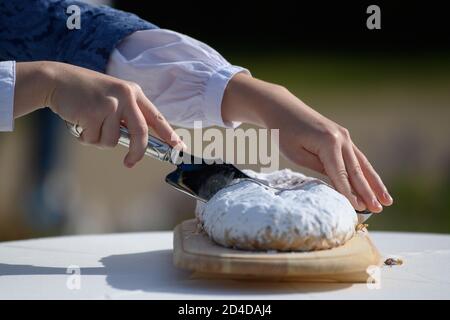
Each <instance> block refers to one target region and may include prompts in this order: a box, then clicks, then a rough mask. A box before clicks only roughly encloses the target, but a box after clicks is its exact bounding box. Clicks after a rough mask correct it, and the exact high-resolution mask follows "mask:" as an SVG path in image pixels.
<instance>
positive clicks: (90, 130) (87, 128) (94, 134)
mask: <svg viewBox="0 0 450 320" xmlns="http://www.w3.org/2000/svg"><path fill="white" fill-rule="evenodd" d="M80 126H81V127H82V128H83V131H82V132H81V134H80V137H79V138H78V140H80V142H81V143H83V144H90V145H97V144H98V142H99V140H100V128H101V121H91V123H89V124H80Z"/></svg>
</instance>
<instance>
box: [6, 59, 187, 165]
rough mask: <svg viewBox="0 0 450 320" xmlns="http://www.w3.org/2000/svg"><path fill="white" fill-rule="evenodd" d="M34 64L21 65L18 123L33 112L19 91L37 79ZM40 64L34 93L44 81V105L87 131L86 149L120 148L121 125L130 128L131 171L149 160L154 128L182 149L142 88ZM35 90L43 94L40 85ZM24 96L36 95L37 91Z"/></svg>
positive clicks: (65, 66)
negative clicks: (143, 161)
mask: <svg viewBox="0 0 450 320" xmlns="http://www.w3.org/2000/svg"><path fill="white" fill-rule="evenodd" d="M33 63H34V62H30V63H17V67H16V74H17V76H16V92H15V97H17V99H18V100H16V103H15V106H14V107H15V110H14V111H15V112H14V114H15V116H16V117H17V116H20V115H22V114H24V113H28V112H30V111H32V110H30V108H31V107H30V106H31V105H32V104H33V102H31V101H27V98H26V97H20V92H18V91H20V90H21V87H22V89H25V88H26V85H25V84H26V82H27V81H26V78H27V76H28V77H30V76H32V74H33V72H32V71H31V70H30V69H29V68H33V66H32V64H33ZM38 63H39V64H40V66H39V70H40V71H39V72H40V76H36V77H35V79H28V83H29V86H28V87H30V85H31V86H32V87H33V84H32V82H33V81H39V80H40V79H42V80H43V83H45V84H46V85H45V86H44V92H45V94H41V93H37V95H38V96H40V97H41V98H40V100H41V101H39V102H40V105H44V106H49V107H50V108H51V110H52V111H53V112H55V113H56V114H58V115H59V116H60V117H61V118H62V119H64V120H66V121H68V122H71V123H74V124H78V125H79V126H81V127H82V128H83V131H82V133H81V136H80V140H81V141H82V142H83V143H86V144H91V145H95V146H99V147H114V146H116V145H117V143H118V141H119V137H120V130H119V129H120V126H121V124H122V125H124V126H126V127H127V128H128V132H129V134H130V148H129V151H128V154H127V155H126V157H125V159H124V164H125V166H127V167H129V168H131V167H133V166H134V165H135V164H136V163H137V162H138V161H139V160H140V159H142V157H143V156H144V153H145V150H146V148H147V142H148V131H149V127H151V128H152V129H153V130H154V131H155V132H156V134H157V135H158V136H159V137H160V138H161V139H163V140H164V141H166V142H167V143H168V144H170V145H171V146H176V145H179V146H181V145H182V142H181V140H180V138H179V137H178V135H177V134H176V133H175V131H174V130H173V129H172V127H171V126H170V125H169V123H168V122H167V121H166V120H165V118H164V117H163V115H162V114H161V113H160V112H159V111H158V109H157V108H156V107H155V106H154V105H153V104H152V103H151V102H150V101H149V100H148V99H147V97H146V96H145V95H144V93H143V91H142V90H141V88H140V87H139V86H138V85H137V84H135V83H132V82H129V81H124V80H120V79H117V78H114V77H111V76H108V75H105V74H102V73H99V72H95V71H92V70H88V69H84V68H80V67H76V66H73V65H69V64H64V63H58V62H38ZM27 65H28V66H27ZM27 67H28V69H27ZM34 67H36V66H34ZM31 78H32V77H31ZM30 82H31V83H30ZM24 87H25V88H24ZM34 87H38V88H39V87H41V88H39V89H40V90H42V86H41V85H39V84H35V85H34ZM28 89H30V88H28ZM23 92H25V93H23V94H27V93H30V92H31V93H33V90H24V91H23ZM28 100H29V99H28ZM38 100H39V99H38ZM42 100H43V101H42ZM34 103H36V102H34ZM24 109H25V110H24ZM27 111H28V112H27Z"/></svg>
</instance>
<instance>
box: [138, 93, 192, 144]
mask: <svg viewBox="0 0 450 320" xmlns="http://www.w3.org/2000/svg"><path fill="white" fill-rule="evenodd" d="M137 103H138V105H139V108H140V109H141V111H142V114H143V115H144V118H145V120H146V122H147V124H148V125H149V126H150V127H152V128H153V130H155V132H156V134H157V135H158V136H159V137H160V138H161V139H162V140H164V141H165V142H167V143H168V144H169V145H171V146H172V147H175V146H177V145H181V146H182V148H183V149H184V148H186V145H185V144H184V143H183V142H182V141H181V139H180V137H179V136H178V135H177V134H176V132H175V131H174V130H173V128H172V127H171V126H170V124H169V122H167V120H166V119H165V118H164V116H163V115H162V114H161V112H159V110H158V109H157V108H156V107H155V106H154V105H153V103H151V101H150V100H148V99H147V97H146V96H145V94H144V93H143V92H142V91H139V92H138V94H137Z"/></svg>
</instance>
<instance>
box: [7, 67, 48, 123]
mask: <svg viewBox="0 0 450 320" xmlns="http://www.w3.org/2000/svg"><path fill="white" fill-rule="evenodd" d="M55 64H56V63H55V62H47V61H38V62H20V63H17V64H16V84H15V87H14V118H18V117H21V116H23V115H25V114H28V113H30V112H33V111H34V110H36V109H39V108H42V107H44V106H47V105H49V101H50V95H51V92H52V88H53V80H52V79H53V66H54V65H55Z"/></svg>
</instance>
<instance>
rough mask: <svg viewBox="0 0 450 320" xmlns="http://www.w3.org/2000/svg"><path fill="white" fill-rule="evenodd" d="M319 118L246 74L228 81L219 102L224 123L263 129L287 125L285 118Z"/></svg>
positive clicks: (274, 87) (280, 90)
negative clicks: (253, 125)
mask: <svg viewBox="0 0 450 320" xmlns="http://www.w3.org/2000/svg"><path fill="white" fill-rule="evenodd" d="M311 116H314V117H322V116H321V115H320V114H319V113H317V112H316V111H314V110H313V109H311V108H310V107H309V106H307V105H306V104H305V103H303V102H302V101H301V100H299V99H298V98H297V97H296V96H294V95H293V94H291V93H290V92H289V91H288V90H287V89H286V88H284V87H282V86H280V85H276V84H273V83H269V82H265V81H262V80H259V79H256V78H253V77H251V76H248V75H246V74H237V75H236V76H234V77H233V79H231V80H230V82H229V84H228V86H227V88H226V90H225V92H224V96H223V100H222V117H223V119H224V121H238V122H244V123H250V124H255V125H258V126H261V127H266V128H278V129H279V126H280V124H281V123H285V124H286V125H287V124H288V123H290V121H285V120H288V119H287V118H292V117H300V118H304V119H306V118H309V117H311Z"/></svg>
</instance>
